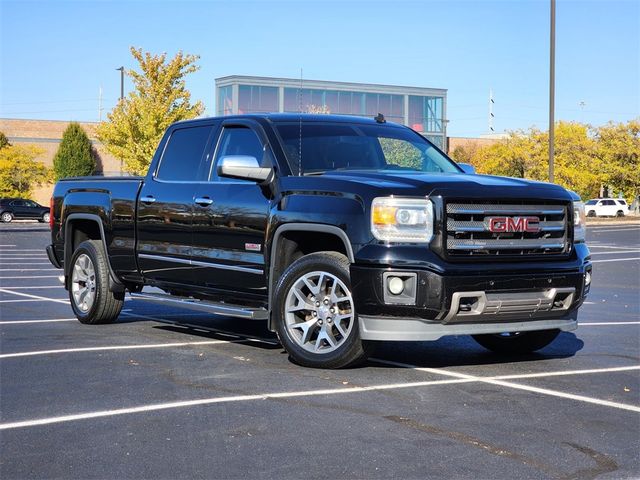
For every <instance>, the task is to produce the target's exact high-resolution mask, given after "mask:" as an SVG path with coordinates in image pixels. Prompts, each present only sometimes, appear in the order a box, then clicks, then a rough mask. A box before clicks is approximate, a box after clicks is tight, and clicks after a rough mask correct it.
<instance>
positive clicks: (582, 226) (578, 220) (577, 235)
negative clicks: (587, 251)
mask: <svg viewBox="0 0 640 480" xmlns="http://www.w3.org/2000/svg"><path fill="white" fill-rule="evenodd" d="M586 235H587V216H586V214H585V212H584V203H582V202H573V241H574V242H576V243H577V242H584V241H585V239H586Z"/></svg>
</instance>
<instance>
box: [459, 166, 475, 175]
mask: <svg viewBox="0 0 640 480" xmlns="http://www.w3.org/2000/svg"><path fill="white" fill-rule="evenodd" d="M458 166H459V167H460V168H461V169H462V171H463V172H464V173H466V174H467V175H475V173H476V169H475V167H474V166H473V165H470V164H468V163H459V164H458Z"/></svg>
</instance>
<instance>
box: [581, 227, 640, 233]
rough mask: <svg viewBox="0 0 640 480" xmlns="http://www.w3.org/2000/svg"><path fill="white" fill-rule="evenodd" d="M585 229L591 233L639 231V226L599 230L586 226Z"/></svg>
mask: <svg viewBox="0 0 640 480" xmlns="http://www.w3.org/2000/svg"><path fill="white" fill-rule="evenodd" d="M587 231H588V232H592V233H605V232H640V227H636V228H610V229H607V230H600V229H593V228H592V229H589V228H588V227H587Z"/></svg>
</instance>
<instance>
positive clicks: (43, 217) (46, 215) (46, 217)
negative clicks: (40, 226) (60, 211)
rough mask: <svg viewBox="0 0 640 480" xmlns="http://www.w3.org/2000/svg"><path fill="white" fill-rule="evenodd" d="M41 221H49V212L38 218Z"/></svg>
mask: <svg viewBox="0 0 640 480" xmlns="http://www.w3.org/2000/svg"><path fill="white" fill-rule="evenodd" d="M38 221H39V222H40V223H49V213H43V214H42V216H41V217H40V218H39V219H38Z"/></svg>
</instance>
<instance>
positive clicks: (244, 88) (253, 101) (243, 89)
mask: <svg viewBox="0 0 640 480" xmlns="http://www.w3.org/2000/svg"><path fill="white" fill-rule="evenodd" d="M277 111H278V87H262V86H259V85H240V86H239V87H238V113H270V112H277Z"/></svg>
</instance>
